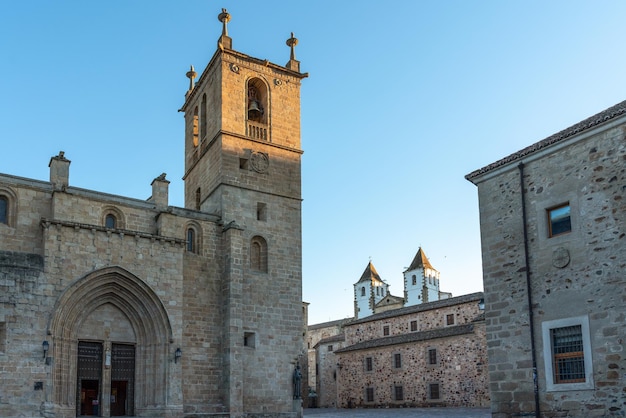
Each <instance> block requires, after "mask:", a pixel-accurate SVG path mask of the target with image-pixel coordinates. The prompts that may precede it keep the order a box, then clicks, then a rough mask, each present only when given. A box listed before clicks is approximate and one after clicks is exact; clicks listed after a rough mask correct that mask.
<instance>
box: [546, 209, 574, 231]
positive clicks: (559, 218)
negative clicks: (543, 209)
mask: <svg viewBox="0 0 626 418" xmlns="http://www.w3.org/2000/svg"><path fill="white" fill-rule="evenodd" d="M571 230H572V221H571V217H570V207H569V203H566V204H565V205H561V206H557V207H555V208H552V209H548V234H549V235H548V236H549V237H555V236H557V235H561V234H565V233H568V232H570V231H571Z"/></svg>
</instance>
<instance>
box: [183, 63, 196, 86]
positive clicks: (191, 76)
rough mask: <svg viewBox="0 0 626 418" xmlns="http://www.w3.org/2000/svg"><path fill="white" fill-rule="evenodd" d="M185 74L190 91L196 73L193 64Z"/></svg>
mask: <svg viewBox="0 0 626 418" xmlns="http://www.w3.org/2000/svg"><path fill="white" fill-rule="evenodd" d="M185 75H186V76H187V78H188V79H189V91H191V90H193V88H194V84H193V80H194V78H196V76H197V75H198V73H197V72H196V71H195V70H194V68H193V65H192V66H191V68H190V69H189V71H187V74H185Z"/></svg>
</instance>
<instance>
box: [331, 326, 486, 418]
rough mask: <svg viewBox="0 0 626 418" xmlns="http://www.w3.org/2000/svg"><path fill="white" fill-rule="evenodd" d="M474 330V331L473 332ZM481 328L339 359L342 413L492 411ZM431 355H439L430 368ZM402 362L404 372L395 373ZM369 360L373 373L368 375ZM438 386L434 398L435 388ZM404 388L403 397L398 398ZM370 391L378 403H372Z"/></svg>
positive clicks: (341, 355)
mask: <svg viewBox="0 0 626 418" xmlns="http://www.w3.org/2000/svg"><path fill="white" fill-rule="evenodd" d="M470 329H471V331H469V330H470ZM484 341H485V330H484V324H483V323H482V322H478V323H474V324H473V325H472V326H471V327H469V328H468V332H467V333H463V334H459V335H455V336H452V337H442V338H431V339H427V340H424V341H414V342H409V343H404V344H402V343H400V344H392V345H383V346H378V347H375V348H372V349H367V348H364V349H359V350H354V351H350V350H349V349H348V351H343V350H340V352H338V353H337V356H338V363H339V364H341V368H340V369H339V370H337V374H338V377H337V379H338V383H337V386H338V403H339V406H340V407H344V408H345V407H429V406H464V407H485V406H487V405H489V392H488V375H487V369H486V367H487V355H486V351H485V347H484ZM429 350H435V352H436V364H430V358H429ZM396 356H399V364H400V365H399V367H396V366H397V365H398V364H397V363H396V361H397V357H396ZM367 358H370V359H371V362H372V366H373V368H372V370H367V366H366V361H367ZM431 384H436V385H438V391H439V395H438V396H436V397H435V398H432V395H431V393H430V385H431ZM397 387H399V388H401V389H400V390H401V391H402V394H401V395H398V394H397V393H396V390H398V389H396V388H397ZM368 388H369V389H370V390H371V391H372V392H373V399H372V400H371V401H370V400H368V399H367V390H368Z"/></svg>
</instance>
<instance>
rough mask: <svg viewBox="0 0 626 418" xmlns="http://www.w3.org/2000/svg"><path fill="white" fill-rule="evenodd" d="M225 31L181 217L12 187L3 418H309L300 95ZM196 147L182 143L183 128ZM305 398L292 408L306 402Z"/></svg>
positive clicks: (46, 185)
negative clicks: (302, 363) (300, 389)
mask: <svg viewBox="0 0 626 418" xmlns="http://www.w3.org/2000/svg"><path fill="white" fill-rule="evenodd" d="M219 20H220V21H221V22H222V35H221V36H220V37H219V40H218V47H217V49H216V52H215V53H214V55H213V56H212V58H211V60H210V62H209V63H208V65H207V66H206V69H205V70H204V71H203V72H202V73H201V74H200V77H199V79H198V80H197V82H196V78H197V75H198V74H197V73H196V72H195V71H194V69H193V67H192V68H191V70H190V71H189V72H188V73H187V76H188V77H189V88H188V90H187V92H186V95H185V100H184V103H183V105H182V108H181V111H182V112H183V114H184V117H185V132H184V135H181V146H182V147H184V151H185V152H184V155H185V160H184V164H185V175H184V182H185V207H184V208H180V207H173V206H170V205H169V203H168V184H169V180H167V179H166V176H165V174H163V175H160V176H158V177H156V178H155V179H154V181H153V182H152V196H151V197H150V198H149V199H148V200H147V201H145V200H139V199H134V198H130V197H123V196H116V195H110V194H105V193H100V192H98V191H93V190H85V189H79V188H76V187H73V186H72V185H71V182H70V161H69V160H68V159H67V158H66V156H65V154H64V153H63V152H61V153H59V155H57V156H54V157H52V158H51V160H50V178H49V181H41V180H34V179H27V178H21V177H15V176H12V175H9V174H0V376H1V379H2V381H1V384H0V416H2V417H4V418H7V417H35V416H43V417H48V418H53V417H54V418H61V417H76V416H83V415H91V416H105V417H108V416H129V415H135V416H146V417H184V416H186V417H210V416H220V417H252V416H263V417H299V416H301V405H300V400H299V399H297V398H299V397H298V396H294V387H295V385H294V383H299V382H298V381H297V379H295V373H294V372H295V370H296V364H297V362H298V357H299V356H301V354H302V344H303V332H304V329H303V305H302V290H301V289H302V286H301V280H302V267H301V259H302V245H301V182H300V173H301V169H300V168H301V154H302V151H301V143H300V85H301V80H302V79H303V78H304V77H306V76H307V74H303V73H301V72H300V65H299V62H298V61H296V59H295V54H294V47H295V45H296V44H297V39H295V38H294V37H293V36H292V37H291V38H290V39H289V40H288V41H287V45H288V46H289V47H290V48H291V57H290V59H289V61H288V62H287V64H286V65H285V66H281V65H276V64H273V63H271V62H268V61H266V60H260V59H257V58H253V57H250V56H248V55H245V54H243V53H240V52H237V51H235V50H233V49H232V39H231V38H230V37H229V36H228V32H227V23H228V21H229V20H230V15H229V14H228V13H227V12H226V10H222V13H221V14H220V15H219ZM181 134H182V133H181ZM294 398H296V399H294Z"/></svg>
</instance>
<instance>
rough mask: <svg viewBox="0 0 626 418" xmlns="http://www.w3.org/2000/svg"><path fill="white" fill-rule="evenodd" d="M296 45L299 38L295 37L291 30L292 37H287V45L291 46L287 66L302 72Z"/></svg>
mask: <svg viewBox="0 0 626 418" xmlns="http://www.w3.org/2000/svg"><path fill="white" fill-rule="evenodd" d="M296 45H298V39H297V38H296V37H294V36H293V32H291V38H289V39H287V46H288V47H289V48H291V55H290V56H289V62H288V63H287V68H289V69H290V70H293V71H298V72H300V62H299V61H298V60H296Z"/></svg>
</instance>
